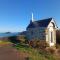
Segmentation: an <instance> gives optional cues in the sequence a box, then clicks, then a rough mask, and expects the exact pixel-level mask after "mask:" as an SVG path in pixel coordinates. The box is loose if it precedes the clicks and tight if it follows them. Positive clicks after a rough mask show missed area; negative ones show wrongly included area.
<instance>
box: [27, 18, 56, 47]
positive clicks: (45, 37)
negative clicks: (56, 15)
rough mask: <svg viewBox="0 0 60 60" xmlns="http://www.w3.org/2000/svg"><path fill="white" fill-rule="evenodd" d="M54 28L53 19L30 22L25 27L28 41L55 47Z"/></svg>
mask: <svg viewBox="0 0 60 60" xmlns="http://www.w3.org/2000/svg"><path fill="white" fill-rule="evenodd" d="M56 28H57V25H56V22H55V21H54V19H53V18H47V19H42V20H38V21H30V24H29V25H28V26H27V37H28V39H29V41H31V40H40V41H45V42H46V43H48V44H49V46H50V47H51V46H55V44H56Z"/></svg>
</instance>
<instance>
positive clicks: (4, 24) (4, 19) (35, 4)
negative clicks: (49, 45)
mask: <svg viewBox="0 0 60 60" xmlns="http://www.w3.org/2000/svg"><path fill="white" fill-rule="evenodd" d="M32 12H33V15H34V20H40V19H44V18H49V17H53V18H54V19H55V21H56V24H57V26H58V27H59V28H60V0H0V32H21V31H25V30H26V27H27V26H28V24H29V23H30V20H31V14H32Z"/></svg>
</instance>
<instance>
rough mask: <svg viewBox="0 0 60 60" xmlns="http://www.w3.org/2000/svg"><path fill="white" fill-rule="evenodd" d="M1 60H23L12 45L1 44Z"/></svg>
mask: <svg viewBox="0 0 60 60" xmlns="http://www.w3.org/2000/svg"><path fill="white" fill-rule="evenodd" d="M0 60H21V59H20V55H19V53H18V51H17V50H16V49H14V48H12V47H11V46H0Z"/></svg>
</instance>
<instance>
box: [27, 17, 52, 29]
mask: <svg viewBox="0 0 60 60" xmlns="http://www.w3.org/2000/svg"><path fill="white" fill-rule="evenodd" d="M51 20H52V18H47V19H43V20H38V21H34V22H31V23H30V24H29V25H28V27H27V29H28V28H35V27H47V26H48V24H49V22H50V21H51Z"/></svg>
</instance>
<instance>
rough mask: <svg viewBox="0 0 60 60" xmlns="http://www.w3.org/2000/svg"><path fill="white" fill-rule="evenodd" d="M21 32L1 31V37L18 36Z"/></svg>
mask: <svg viewBox="0 0 60 60" xmlns="http://www.w3.org/2000/svg"><path fill="white" fill-rule="evenodd" d="M19 34H20V33H19V32H13V33H9V32H7V33H0V37H9V36H17V35H19Z"/></svg>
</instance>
